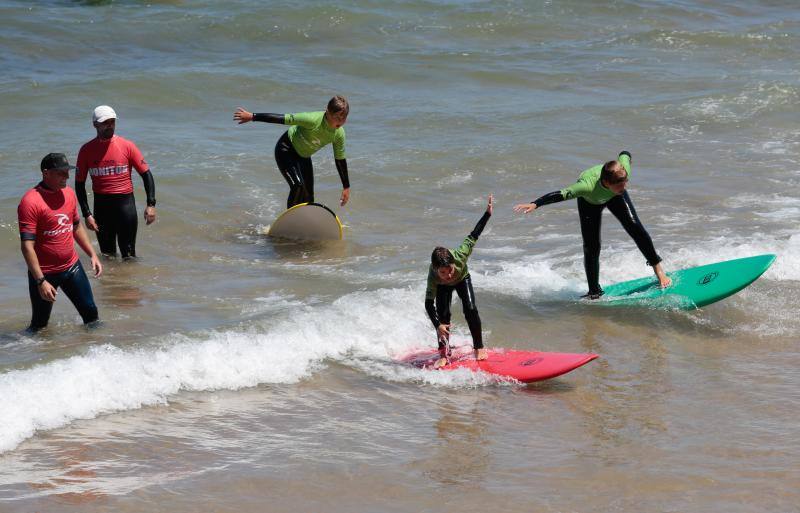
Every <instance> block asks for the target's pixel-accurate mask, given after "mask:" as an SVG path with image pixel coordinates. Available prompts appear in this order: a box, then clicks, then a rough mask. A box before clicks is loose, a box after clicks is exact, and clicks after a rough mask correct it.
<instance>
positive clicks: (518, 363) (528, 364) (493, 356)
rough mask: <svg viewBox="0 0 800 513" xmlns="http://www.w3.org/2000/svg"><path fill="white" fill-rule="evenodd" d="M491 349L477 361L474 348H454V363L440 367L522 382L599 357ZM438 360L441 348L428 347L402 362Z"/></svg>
mask: <svg viewBox="0 0 800 513" xmlns="http://www.w3.org/2000/svg"><path fill="white" fill-rule="evenodd" d="M487 352H488V353H489V357H488V358H487V359H486V360H481V361H477V360H475V354H474V351H473V349H472V347H470V346H462V347H454V348H453V355H452V357H451V358H450V363H448V364H447V365H445V366H444V367H441V368H440V369H438V370H454V369H470V370H472V371H483V372H487V373H489V374H496V375H498V376H504V377H509V378H514V379H516V380H517V381H521V382H522V383H533V382H534V381H542V380H545V379H550V378H555V377H556V376H560V375H562V374H566V373H567V372H569V371H571V370H575V369H577V368H578V367H580V366H581V365H585V364H587V363H589V362H591V361H592V360H594V359H595V358H597V356H598V355H596V354H592V353H543V352H541V351H517V350H513V349H503V348H499V347H498V348H492V349H489V350H487ZM438 359H439V351H437V350H436V349H425V350H422V351H416V352H412V353H410V354H407V355H405V356H403V357H402V358H400V359H399V360H398V361H399V362H401V363H405V364H408V365H412V366H414V367H417V368H420V369H433V364H434V363H436V360H438Z"/></svg>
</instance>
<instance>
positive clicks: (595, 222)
mask: <svg viewBox="0 0 800 513" xmlns="http://www.w3.org/2000/svg"><path fill="white" fill-rule="evenodd" d="M630 172H631V154H630V153H629V152H627V151H623V152H620V154H619V157H617V160H611V161H609V162H606V163H605V164H603V165H597V166H594V167H590V168H589V169H587V170H586V171H584V172H583V173H581V175H580V176H579V177H578V181H577V182H575V184H573V185H571V186H569V187H567V188H566V189H562V190H560V191H555V192H551V193H549V194H545V195H544V196H542V197H541V198H538V199H536V200H535V201H533V202H532V203H523V204H520V205H516V206H515V207H514V211H515V212H521V213H525V214H527V213H529V212H533V211H534V210H536V209H537V208H539V207H541V206H543V205H549V204H550V203H557V202H559V201H564V200H568V199H572V198H578V215H579V216H580V220H581V236H582V237H583V266H584V268H585V270H586V280H587V281H588V283H589V292H588V294H586V295H585V296H583V297H585V298H588V299H598V298H599V297H600V296H602V295H603V289H602V288H600V281H599V280H600V221H601V220H602V215H603V209H604V208H606V207H608V209H609V210H610V211H611V213H612V214H614V216H615V217H616V218H617V219H618V220H619V222H620V223H621V224H622V227H623V228H625V231H626V232H628V235H630V236H631V237H632V238H633V240H634V242H636V246H637V247H638V248H639V251H641V252H642V254H643V255H644V257H645V258H646V259H647V265H649V266H652V267H653V271H654V272H655V274H656V277H657V278H658V282H659V284H660V285H661V287H662V288H664V287H668V286H669V285H670V284H671V283H672V280H671V279H670V278H669V277H668V276H667V275H666V274H665V273H664V270H663V269H662V268H661V257H660V256H658V254H657V253H656V250H655V247H654V246H653V240H652V239H651V238H650V234H648V233H647V230H646V229H645V227H644V225H642V222H641V221H639V217H638V216H637V215H636V210H635V209H634V208H633V203H632V202H631V198H630V196H628V191H627V190H626V189H625V188H626V186H627V184H628V178H629V177H630Z"/></svg>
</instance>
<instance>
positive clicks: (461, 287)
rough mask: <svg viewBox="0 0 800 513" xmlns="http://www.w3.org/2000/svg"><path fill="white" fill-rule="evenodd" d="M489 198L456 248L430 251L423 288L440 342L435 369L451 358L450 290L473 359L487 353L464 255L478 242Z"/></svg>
mask: <svg viewBox="0 0 800 513" xmlns="http://www.w3.org/2000/svg"><path fill="white" fill-rule="evenodd" d="M492 202H493V198H492V195H491V194H490V195H489V204H488V205H487V206H486V212H485V213H484V214H483V217H481V218H480V220H479V221H478V224H476V225H475V228H473V229H472V232H471V233H470V234H469V235H467V238H466V239H464V242H462V243H461V245H460V246H459V247H458V248H457V249H454V250H452V251H451V250H449V249H447V248H443V247H441V246H440V247H437V248H435V249H434V250H433V253H432V254H431V266H430V267H429V268H428V286H427V289H426V290H425V310H426V311H427V312H428V317H429V318H430V320H431V322H432V323H433V327H434V328H435V329H436V338H437V340H438V343H439V354H440V358H439V360H437V361H436V363H435V364H434V368H437V369H438V368H439V367H442V366H444V365H446V364H447V362H448V359H449V358H450V301H451V300H452V299H453V290H455V291H456V293H458V297H460V298H461V304H462V306H463V307H464V318H465V319H466V320H467V326H469V332H470V334H471V335H472V347H473V348H474V349H475V359H476V360H485V359H486V357H487V354H486V349H484V347H483V335H482V333H481V318H480V317H479V316H478V308H477V307H476V306H475V293H474V292H473V291H472V277H471V276H470V275H469V269H467V259H468V258H469V256H470V254H472V248H473V247H474V246H475V243H476V242H478V237H479V236H480V234H481V232H482V231H483V228H484V227H485V226H486V222H487V221H488V220H489V217H491V215H492V208H493V203H492ZM434 302H435V303H434Z"/></svg>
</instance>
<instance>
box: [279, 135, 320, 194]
mask: <svg viewBox="0 0 800 513" xmlns="http://www.w3.org/2000/svg"><path fill="white" fill-rule="evenodd" d="M275 162H276V163H277V164H278V169H280V170H281V174H282V175H283V178H284V179H285V180H286V182H287V183H288V184H289V198H288V199H287V200H286V208H291V207H293V206H295V205H297V204H299V203H313V202H314V166H313V165H312V164H311V158H309V157H301V156H300V155H298V153H297V151H295V149H294V147H293V146H292V142H291V141H290V140H289V132H284V134H283V135H282V136H281V138H280V139H278V143H277V144H276V145H275Z"/></svg>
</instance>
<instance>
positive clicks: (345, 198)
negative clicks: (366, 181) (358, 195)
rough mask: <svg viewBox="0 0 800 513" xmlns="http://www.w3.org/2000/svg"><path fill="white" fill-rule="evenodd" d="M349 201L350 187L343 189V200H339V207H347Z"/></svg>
mask: <svg viewBox="0 0 800 513" xmlns="http://www.w3.org/2000/svg"><path fill="white" fill-rule="evenodd" d="M348 201H350V187H348V188H347V189H342V198H341V199H340V200H339V205H340V206H342V207H343V206H345V205H347V202H348Z"/></svg>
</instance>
